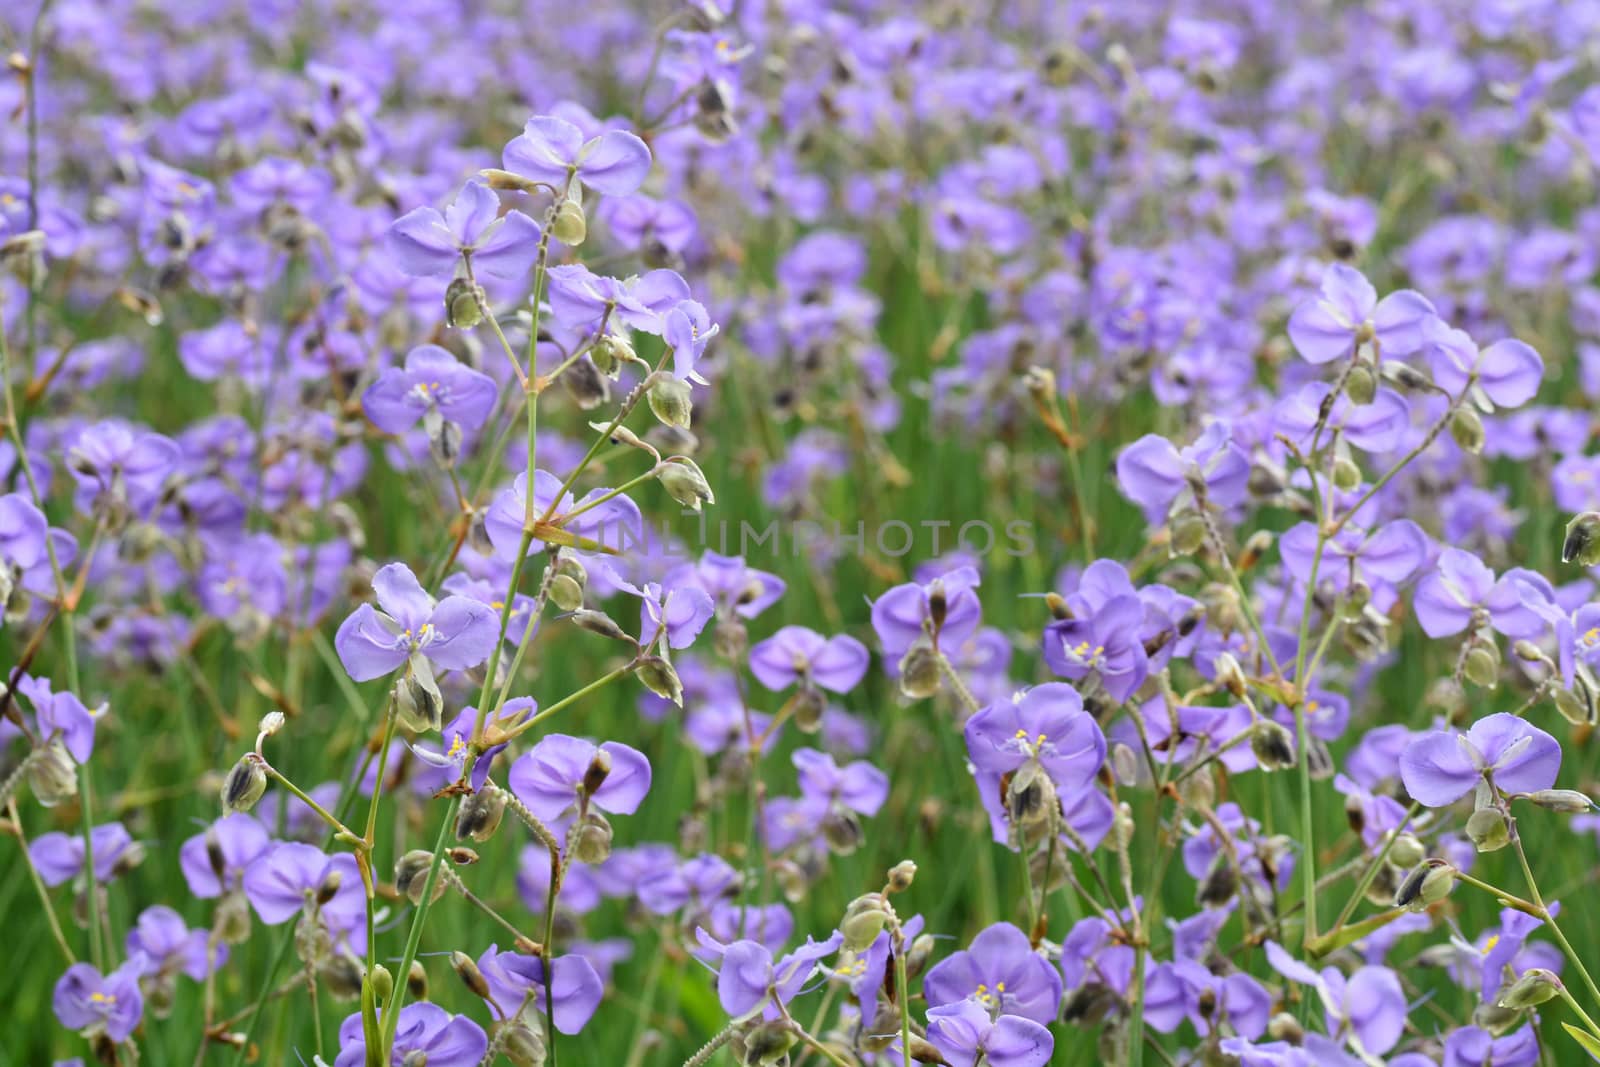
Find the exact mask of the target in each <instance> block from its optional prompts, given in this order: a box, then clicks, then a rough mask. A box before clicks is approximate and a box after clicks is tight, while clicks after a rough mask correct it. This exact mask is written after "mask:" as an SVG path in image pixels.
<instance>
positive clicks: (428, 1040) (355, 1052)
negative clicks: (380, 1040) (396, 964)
mask: <svg viewBox="0 0 1600 1067" xmlns="http://www.w3.org/2000/svg"><path fill="white" fill-rule="evenodd" d="M380 1017H381V1013H380ZM488 1050H489V1035H488V1034H485V1033H484V1032H483V1027H481V1026H479V1025H478V1024H477V1023H475V1022H473V1021H472V1020H471V1019H469V1018H467V1017H466V1016H465V1015H451V1014H450V1013H449V1012H447V1011H445V1010H444V1009H443V1008H441V1007H439V1006H438V1005H437V1004H430V1003H428V1002H427V1001H425V1000H424V1001H418V1002H417V1003H414V1004H407V1005H406V1006H405V1007H403V1008H401V1009H400V1018H399V1019H398V1020H397V1022H396V1024H395V1031H394V1049H393V1056H394V1058H393V1060H392V1061H391V1062H392V1063H393V1065H394V1067H402V1065H403V1064H405V1063H408V1062H409V1063H426V1064H427V1065H428V1067H477V1064H478V1063H479V1061H480V1060H482V1059H483V1054H484V1053H485V1052H487V1051H488ZM366 1062H367V1042H366V1038H365V1036H364V1034H363V1031H362V1022H361V1013H360V1012H356V1013H355V1014H354V1015H351V1016H348V1017H347V1018H346V1019H345V1021H344V1022H342V1023H340V1024H339V1055H338V1057H337V1058H336V1059H335V1060H334V1061H333V1067H362V1065H363V1064H365V1063H366Z"/></svg>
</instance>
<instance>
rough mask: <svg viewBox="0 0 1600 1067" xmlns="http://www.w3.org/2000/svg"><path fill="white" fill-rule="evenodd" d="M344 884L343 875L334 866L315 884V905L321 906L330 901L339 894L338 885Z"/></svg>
mask: <svg viewBox="0 0 1600 1067" xmlns="http://www.w3.org/2000/svg"><path fill="white" fill-rule="evenodd" d="M343 884H344V876H343V875H342V874H340V873H339V871H338V869H337V868H335V869H334V870H331V871H329V872H328V876H327V877H326V878H324V879H323V880H322V883H321V884H320V885H318V886H317V906H318V907H322V906H323V905H326V904H328V903H330V902H331V901H332V900H333V898H334V897H336V896H338V894H339V887H340V886H341V885H343Z"/></svg>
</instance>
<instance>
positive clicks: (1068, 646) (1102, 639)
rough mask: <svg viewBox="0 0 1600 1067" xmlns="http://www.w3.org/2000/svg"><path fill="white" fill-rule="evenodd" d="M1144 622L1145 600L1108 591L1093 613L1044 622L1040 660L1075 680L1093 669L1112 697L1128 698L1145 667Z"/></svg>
mask: <svg viewBox="0 0 1600 1067" xmlns="http://www.w3.org/2000/svg"><path fill="white" fill-rule="evenodd" d="M1144 622H1145V606H1144V604H1143V603H1142V602H1141V601H1140V599H1139V598H1138V597H1137V596H1116V597H1113V598H1111V599H1110V600H1108V601H1106V602H1105V603H1104V604H1103V605H1101V606H1100V607H1099V608H1098V610H1096V611H1094V613H1093V614H1092V615H1088V616H1087V617H1077V618H1071V619H1062V620H1060V621H1057V622H1053V623H1051V624H1050V625H1049V626H1047V627H1045V631H1044V661H1045V663H1046V665H1048V666H1049V668H1050V669H1051V670H1052V671H1054V672H1055V673H1056V674H1058V675H1060V676H1061V677H1063V678H1069V679H1071V680H1072V681H1075V682H1076V681H1081V680H1083V679H1085V678H1088V677H1089V676H1090V675H1094V676H1096V677H1098V678H1099V679H1100V683H1101V684H1102V685H1104V686H1105V690H1106V692H1107V693H1109V694H1111V697H1112V699H1114V700H1116V701H1118V702H1121V701H1124V700H1127V699H1128V698H1129V697H1130V696H1132V695H1133V691H1134V690H1135V689H1138V688H1139V686H1140V685H1141V684H1143V682H1144V680H1145V678H1146V677H1148V676H1149V673H1150V658H1149V654H1148V653H1146V652H1145V647H1144V639H1143V637H1142V636H1141V634H1140V630H1141V627H1142V626H1143V625H1144Z"/></svg>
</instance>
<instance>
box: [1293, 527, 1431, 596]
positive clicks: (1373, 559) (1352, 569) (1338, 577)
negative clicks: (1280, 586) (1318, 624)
mask: <svg viewBox="0 0 1600 1067" xmlns="http://www.w3.org/2000/svg"><path fill="white" fill-rule="evenodd" d="M1428 545H1429V541H1428V535H1427V534H1425V533H1423V532H1422V528H1421V527H1420V526H1418V525H1417V524H1416V523H1414V522H1412V521H1411V520H1410V519H1396V520H1395V521H1393V522H1390V523H1385V524H1384V525H1383V526H1380V527H1378V528H1377V529H1375V530H1363V529H1360V528H1359V527H1357V526H1355V525H1354V524H1346V526H1345V527H1344V529H1342V530H1340V531H1339V532H1338V533H1337V534H1336V535H1334V537H1333V538H1332V539H1331V540H1330V541H1328V543H1327V544H1326V546H1324V548H1323V552H1322V562H1321V564H1320V566H1317V568H1316V571H1317V580H1318V581H1319V582H1322V581H1327V582H1330V583H1331V584H1332V585H1333V587H1334V588H1335V589H1341V590H1342V589H1344V588H1346V587H1347V586H1349V584H1350V582H1351V580H1352V579H1356V578H1359V579H1361V580H1362V581H1365V582H1366V583H1367V584H1368V585H1370V586H1372V587H1373V588H1374V589H1377V588H1378V587H1379V586H1380V585H1384V584H1387V585H1388V586H1390V587H1393V586H1396V585H1399V584H1400V583H1401V582H1404V581H1405V580H1406V579H1407V578H1409V577H1411V575H1412V574H1413V573H1414V572H1415V571H1416V569H1417V568H1418V567H1420V566H1422V564H1423V563H1424V562H1425V561H1426V560H1427V558H1428ZM1316 548H1317V528H1316V525H1315V524H1314V523H1309V522H1302V523H1300V524H1299V525H1298V526H1293V527H1290V528H1289V529H1288V530H1286V531H1284V534H1283V536H1282V537H1280V538H1279V539H1278V552H1279V554H1280V555H1282V557H1283V566H1284V569H1285V570H1286V571H1288V572H1289V573H1290V574H1291V575H1293V576H1294V577H1295V578H1296V579H1298V580H1299V581H1301V582H1309V581H1310V580H1311V571H1312V567H1313V563H1314V562H1315V560H1316Z"/></svg>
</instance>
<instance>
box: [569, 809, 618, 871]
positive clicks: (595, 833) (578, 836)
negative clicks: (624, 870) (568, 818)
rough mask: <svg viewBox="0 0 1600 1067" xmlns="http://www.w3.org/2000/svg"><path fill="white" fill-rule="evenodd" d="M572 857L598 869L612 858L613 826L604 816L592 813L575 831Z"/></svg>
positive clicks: (586, 816)
mask: <svg viewBox="0 0 1600 1067" xmlns="http://www.w3.org/2000/svg"><path fill="white" fill-rule="evenodd" d="M572 857H573V859H575V860H577V861H578V862H579V863H587V864H588V865H589V866H591V867H598V866H599V865H600V864H602V863H604V862H605V861H606V860H608V859H610V858H611V824H610V823H609V822H607V821H606V818H605V816H604V815H601V814H600V813H599V812H597V811H591V812H589V813H588V814H586V815H584V817H583V821H582V822H580V823H579V824H578V827H577V829H576V830H574V831H573V837H572Z"/></svg>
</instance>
